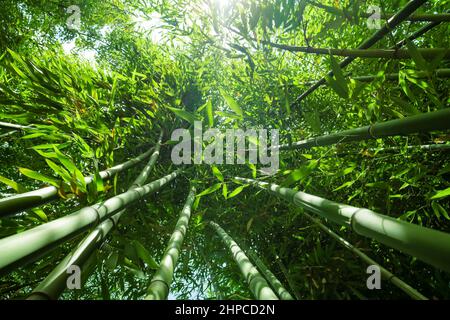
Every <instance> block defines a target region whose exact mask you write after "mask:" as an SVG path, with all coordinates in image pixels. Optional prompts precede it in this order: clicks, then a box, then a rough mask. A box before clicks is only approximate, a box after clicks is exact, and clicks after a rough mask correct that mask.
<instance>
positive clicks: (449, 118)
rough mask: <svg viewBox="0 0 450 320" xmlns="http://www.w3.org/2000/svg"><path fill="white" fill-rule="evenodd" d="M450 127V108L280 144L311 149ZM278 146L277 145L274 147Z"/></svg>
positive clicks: (289, 148)
mask: <svg viewBox="0 0 450 320" xmlns="http://www.w3.org/2000/svg"><path fill="white" fill-rule="evenodd" d="M448 129H450V108H446V109H442V110H438V111H434V112H428V113H422V114H418V115H414V116H410V117H406V118H402V119H396V120H390V121H385V122H379V123H376V124H373V125H371V126H365V127H360V128H356V129H350V130H346V131H342V132H338V133H333V134H329V135H325V136H320V137H316V138H310V139H306V140H303V141H298V142H295V143H293V144H292V145H281V146H278V148H279V149H280V150H292V149H309V148H312V147H323V146H329V145H332V144H336V143H344V142H352V141H362V140H370V139H378V138H381V137H387V136H396V135H409V134H414V133H425V132H431V131H439V130H448ZM272 148H277V147H272Z"/></svg>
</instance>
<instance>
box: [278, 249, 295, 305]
mask: <svg viewBox="0 0 450 320" xmlns="http://www.w3.org/2000/svg"><path fill="white" fill-rule="evenodd" d="M272 251H273V254H274V256H275V260H276V261H277V264H278V266H279V267H280V270H281V273H283V275H284V278H285V279H286V281H287V283H288V285H289V288H291V290H292V293H293V294H294V296H295V299H297V300H301V299H300V297H301V296H300V293H299V292H298V289H297V286H296V285H295V283H294V281H292V278H291V276H290V274H289V271H288V269H287V268H286V266H285V265H284V263H283V261H282V260H281V258H280V257H279V256H278V255H277V254H276V252H275V250H274V249H273V248H272Z"/></svg>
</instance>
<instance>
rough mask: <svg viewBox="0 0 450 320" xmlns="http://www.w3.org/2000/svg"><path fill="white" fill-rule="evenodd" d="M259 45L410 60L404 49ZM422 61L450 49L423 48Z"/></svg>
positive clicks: (326, 53) (448, 55)
mask: <svg viewBox="0 0 450 320" xmlns="http://www.w3.org/2000/svg"><path fill="white" fill-rule="evenodd" d="M261 43H263V44H267V45H270V46H272V47H274V48H278V49H282V50H287V51H290V52H303V53H311V54H316V55H333V56H341V57H352V58H383V59H411V58H412V56H411V53H410V51H409V50H406V49H334V48H311V47H298V46H290V45H285V44H278V43H274V42H270V41H264V40H261ZM417 51H418V52H419V53H420V54H421V55H422V56H423V58H424V59H434V58H436V57H438V56H443V57H444V58H449V57H450V49H447V48H431V49H428V48H425V49H421V48H419V49H417Z"/></svg>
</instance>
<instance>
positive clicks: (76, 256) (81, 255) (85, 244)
mask: <svg viewBox="0 0 450 320" xmlns="http://www.w3.org/2000/svg"><path fill="white" fill-rule="evenodd" d="M161 139H162V133H161V135H160V137H159V141H158V143H157V144H156V146H155V151H154V152H153V154H152V156H151V157H150V159H149V161H148V163H147V165H146V166H145V167H144V169H143V170H142V171H141V173H140V174H139V176H138V177H137V178H136V179H135V181H134V182H133V183H132V185H131V186H130V188H129V189H128V190H132V189H134V188H139V187H141V186H142V185H143V184H144V183H145V181H146V180H147V179H148V176H149V174H150V172H151V171H152V169H153V167H154V166H155V163H156V161H157V159H158V157H159V152H160V148H161ZM125 212H126V209H123V210H121V211H119V212H118V213H116V214H115V215H113V216H112V217H111V218H109V219H107V220H105V221H103V222H102V223H101V224H100V225H98V226H97V227H96V228H95V229H94V230H93V231H91V232H90V233H89V234H88V235H87V236H86V237H84V239H83V240H82V241H80V243H79V244H78V245H77V246H76V247H75V248H74V249H73V250H72V251H71V252H70V253H69V254H68V255H67V256H66V257H65V258H64V259H63V260H62V261H61V262H60V263H59V264H58V266H57V267H56V268H55V269H53V271H52V272H51V273H50V274H49V275H48V276H47V277H46V278H45V279H44V280H43V281H42V282H41V283H40V284H39V285H38V286H37V287H36V288H35V289H34V290H33V292H32V293H31V294H30V296H29V297H28V298H27V299H28V300H56V299H58V298H59V296H60V295H61V293H62V292H63V291H64V289H66V281H67V277H68V274H67V272H66V271H67V269H68V268H69V267H70V266H72V265H77V266H84V265H85V264H86V262H87V261H88V260H89V259H90V258H91V257H92V256H93V253H94V252H95V250H97V249H98V248H99V246H100V245H101V244H102V243H103V241H104V240H105V239H106V238H107V237H108V235H109V233H110V232H111V230H112V229H113V228H114V227H115V226H117V224H118V222H119V219H120V218H121V216H122V215H123V214H124V213H125ZM87 270H88V269H87V268H86V267H83V268H82V269H81V271H82V274H83V275H84V276H85V277H87V276H88V275H87V274H88V273H89V272H88V271H87Z"/></svg>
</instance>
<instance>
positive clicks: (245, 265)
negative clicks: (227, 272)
mask: <svg viewBox="0 0 450 320" xmlns="http://www.w3.org/2000/svg"><path fill="white" fill-rule="evenodd" d="M209 225H210V226H211V227H212V228H213V229H214V230H215V231H216V232H217V234H218V235H219V237H220V238H221V239H222V241H223V243H224V244H225V245H226V246H227V247H228V249H229V250H230V252H231V254H232V255H233V259H234V260H235V261H236V263H237V264H238V266H239V269H241V272H242V275H243V276H244V278H245V280H246V281H247V283H248V285H249V287H250V291H251V292H252V293H253V295H254V296H255V298H256V299H257V300H279V299H278V297H277V295H276V294H275V293H274V292H273V291H272V289H271V288H270V287H269V284H268V283H267V281H266V280H265V279H264V277H263V276H262V275H261V274H260V273H259V272H258V270H257V269H256V268H255V266H254V265H253V264H252V263H251V262H250V260H249V259H248V257H247V256H246V255H245V253H244V251H242V249H241V248H239V246H238V245H237V243H236V242H234V240H233V239H232V238H231V237H230V236H229V235H228V234H227V233H226V232H225V230H223V229H222V228H221V227H220V226H219V225H218V224H217V223H215V222H212V221H211V222H209Z"/></svg>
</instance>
